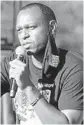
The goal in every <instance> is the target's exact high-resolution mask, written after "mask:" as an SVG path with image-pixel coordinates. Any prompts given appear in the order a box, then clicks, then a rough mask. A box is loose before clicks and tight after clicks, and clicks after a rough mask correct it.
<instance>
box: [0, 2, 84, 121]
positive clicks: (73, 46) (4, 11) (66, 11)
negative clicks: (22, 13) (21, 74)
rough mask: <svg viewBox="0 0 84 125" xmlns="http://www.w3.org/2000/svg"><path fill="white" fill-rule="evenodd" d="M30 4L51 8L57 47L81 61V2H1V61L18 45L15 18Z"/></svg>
mask: <svg viewBox="0 0 84 125" xmlns="http://www.w3.org/2000/svg"><path fill="white" fill-rule="evenodd" d="M31 2H40V3H43V4H45V5H48V6H49V7H51V8H52V10H53V11H54V13H55V15H56V18H57V21H58V29H57V35H56V44H57V46H58V47H60V48H65V49H67V50H71V51H73V52H75V53H77V54H78V55H80V57H81V59H82V56H83V1H1V60H3V58H4V57H5V56H8V55H9V54H10V53H11V51H13V48H14V46H15V45H16V44H18V43H19V41H18V38H17V34H16V30H15V24H16V17H17V14H18V12H19V10H20V9H21V8H22V7H23V6H25V5H26V4H28V3H31ZM0 111H1V110H0ZM2 117H3V115H2ZM2 120H3V118H2Z"/></svg>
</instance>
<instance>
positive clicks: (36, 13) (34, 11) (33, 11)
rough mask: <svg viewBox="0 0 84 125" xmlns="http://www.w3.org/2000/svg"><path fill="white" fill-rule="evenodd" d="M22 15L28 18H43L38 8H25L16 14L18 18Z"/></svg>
mask: <svg viewBox="0 0 84 125" xmlns="http://www.w3.org/2000/svg"><path fill="white" fill-rule="evenodd" d="M22 15H30V16H34V17H44V15H43V13H42V11H41V10H40V8H39V7H31V8H26V9H25V10H21V11H20V12H19V14H18V17H19V16H22Z"/></svg>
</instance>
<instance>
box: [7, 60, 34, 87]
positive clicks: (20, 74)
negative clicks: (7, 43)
mask: <svg viewBox="0 0 84 125" xmlns="http://www.w3.org/2000/svg"><path fill="white" fill-rule="evenodd" d="M9 64H10V69H9V77H10V79H11V78H14V79H15V80H16V83H17V85H18V87H19V88H20V89H24V88H26V87H27V86H32V84H31V81H30V80H29V71H28V61H27V64H25V63H23V62H21V61H20V60H18V59H15V60H13V61H10V63H9Z"/></svg>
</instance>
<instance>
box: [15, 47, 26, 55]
mask: <svg viewBox="0 0 84 125" xmlns="http://www.w3.org/2000/svg"><path fill="white" fill-rule="evenodd" d="M15 52H16V54H17V55H25V54H26V50H25V48H24V47H23V46H19V47H17V48H16V50H15Z"/></svg>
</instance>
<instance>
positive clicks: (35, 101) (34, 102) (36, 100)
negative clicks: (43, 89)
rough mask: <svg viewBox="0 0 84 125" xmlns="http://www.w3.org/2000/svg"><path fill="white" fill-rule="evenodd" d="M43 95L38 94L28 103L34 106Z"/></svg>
mask: <svg viewBox="0 0 84 125" xmlns="http://www.w3.org/2000/svg"><path fill="white" fill-rule="evenodd" d="M42 97H43V96H42V95H41V94H40V95H39V96H38V97H37V98H36V99H35V100H34V101H33V102H32V103H31V104H30V105H32V106H35V105H36V103H37V102H38V101H39V100H40V99H41V98H42Z"/></svg>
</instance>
